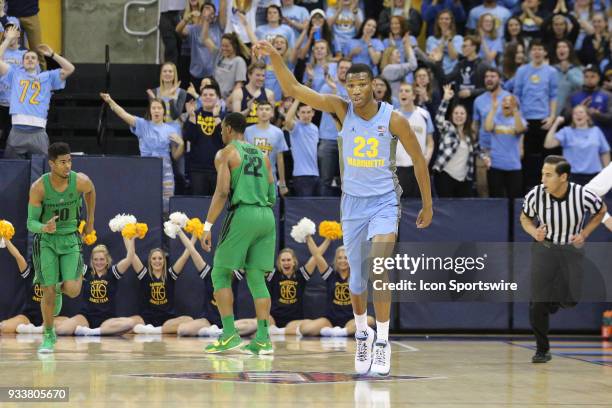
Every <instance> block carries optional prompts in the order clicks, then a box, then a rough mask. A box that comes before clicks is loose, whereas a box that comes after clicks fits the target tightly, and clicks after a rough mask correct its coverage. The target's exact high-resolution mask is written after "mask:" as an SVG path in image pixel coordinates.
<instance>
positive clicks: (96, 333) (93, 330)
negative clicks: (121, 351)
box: [87, 327, 102, 336]
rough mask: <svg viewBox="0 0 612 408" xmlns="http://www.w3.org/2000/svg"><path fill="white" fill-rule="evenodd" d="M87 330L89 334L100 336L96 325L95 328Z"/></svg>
mask: <svg viewBox="0 0 612 408" xmlns="http://www.w3.org/2000/svg"><path fill="white" fill-rule="evenodd" d="M88 331H89V333H87V334H88V335H90V336H100V335H102V333H101V332H100V328H99V327H96V328H95V329H89V330H88Z"/></svg>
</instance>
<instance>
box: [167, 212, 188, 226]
mask: <svg viewBox="0 0 612 408" xmlns="http://www.w3.org/2000/svg"><path fill="white" fill-rule="evenodd" d="M187 221H189V217H187V215H185V213H182V212H179V211H176V212H173V213H172V214H170V222H172V223H173V224H175V225H178V226H179V227H181V228H185V225H187Z"/></svg>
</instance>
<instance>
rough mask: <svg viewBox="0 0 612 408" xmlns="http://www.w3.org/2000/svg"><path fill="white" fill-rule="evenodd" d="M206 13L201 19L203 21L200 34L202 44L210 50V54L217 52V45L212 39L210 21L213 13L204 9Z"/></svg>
mask: <svg viewBox="0 0 612 408" xmlns="http://www.w3.org/2000/svg"><path fill="white" fill-rule="evenodd" d="M204 10H205V12H204V14H203V15H202V17H201V19H202V31H201V32H200V43H201V44H203V45H204V46H206V48H208V49H209V50H210V52H211V53H212V52H215V51H217V48H218V47H217V44H215V42H214V41H213V40H212V39H211V38H210V35H209V33H210V19H211V14H210V13H211V12H210V8H208V7H205V8H204ZM213 17H214V16H213Z"/></svg>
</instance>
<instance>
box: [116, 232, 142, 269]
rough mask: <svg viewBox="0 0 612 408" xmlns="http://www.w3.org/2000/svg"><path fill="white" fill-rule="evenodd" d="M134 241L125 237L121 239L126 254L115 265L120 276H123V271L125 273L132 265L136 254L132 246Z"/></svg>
mask: <svg viewBox="0 0 612 408" xmlns="http://www.w3.org/2000/svg"><path fill="white" fill-rule="evenodd" d="M135 239H136V238H132V239H127V238H126V237H123V245H125V250H126V254H125V258H123V259H122V260H120V261H119V262H118V263H117V272H119V273H120V274H123V273H124V272H125V271H127V270H128V268H129V267H130V266H132V265H133V263H134V254H135V253H136V247H135V245H134V240H135ZM136 272H140V271H136Z"/></svg>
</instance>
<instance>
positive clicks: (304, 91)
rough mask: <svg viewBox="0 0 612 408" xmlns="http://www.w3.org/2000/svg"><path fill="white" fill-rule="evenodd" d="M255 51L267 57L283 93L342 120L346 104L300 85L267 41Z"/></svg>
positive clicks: (333, 96)
mask: <svg viewBox="0 0 612 408" xmlns="http://www.w3.org/2000/svg"><path fill="white" fill-rule="evenodd" d="M255 47H256V48H255V49H256V50H257V51H258V52H260V53H261V54H263V55H269V56H270V61H271V63H272V67H273V68H274V72H275V73H276V78H277V79H278V82H279V83H280V86H281V88H282V90H283V93H284V94H285V95H287V96H291V97H293V98H294V99H297V100H299V101H300V102H303V103H305V104H307V105H310V106H312V107H313V108H314V109H317V110H321V111H324V112H329V113H333V114H335V115H336V116H337V117H338V118H340V120H344V116H345V115H346V110H347V108H348V104H347V103H346V102H345V101H344V100H343V99H342V98H340V97H338V96H335V95H322V94H320V93H317V92H316V91H314V90H312V89H310V88H308V87H306V86H304V85H302V84H300V83H299V82H298V80H297V79H295V76H293V74H292V73H291V71H289V69H288V68H287V65H285V62H284V61H283V58H282V57H281V55H280V54H279V53H278V51H276V49H275V48H274V47H273V46H272V45H271V44H270V43H269V42H267V41H259V42H257V44H255Z"/></svg>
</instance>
